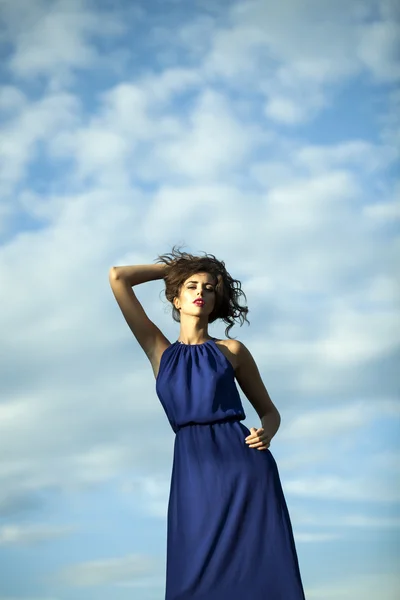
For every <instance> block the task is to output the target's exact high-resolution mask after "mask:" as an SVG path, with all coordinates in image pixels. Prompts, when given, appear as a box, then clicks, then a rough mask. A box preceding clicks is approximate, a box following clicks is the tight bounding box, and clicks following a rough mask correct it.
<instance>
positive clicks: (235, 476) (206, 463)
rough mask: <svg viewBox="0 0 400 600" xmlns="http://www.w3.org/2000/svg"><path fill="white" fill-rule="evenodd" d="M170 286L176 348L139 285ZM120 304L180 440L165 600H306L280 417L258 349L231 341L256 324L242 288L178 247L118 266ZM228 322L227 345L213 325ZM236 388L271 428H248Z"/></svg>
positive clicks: (220, 268) (207, 260) (218, 267)
mask: <svg viewBox="0 0 400 600" xmlns="http://www.w3.org/2000/svg"><path fill="white" fill-rule="evenodd" d="M154 279H164V282H165V286H166V290H165V294H166V297H167V299H168V300H169V301H170V302H171V304H172V310H173V317H174V319H175V320H176V321H178V322H179V323H180V332H179V337H178V339H177V341H175V342H173V343H171V342H170V341H169V340H168V339H167V338H166V337H165V335H164V334H163V333H162V332H161V331H160V329H159V328H158V327H157V326H156V325H155V324H154V323H152V321H150V320H149V318H148V317H147V315H146V313H145V311H144V310H143V308H142V306H141V304H140V303H139V301H138V299H137V298H136V296H135V294H134V292H133V290H132V287H133V286H136V285H138V284H140V283H144V282H146V281H150V280H154ZM110 284H111V287H112V290H113V293H114V295H115V298H116V300H117V302H118V305H119V307H120V309H121V311H122V313H123V315H124V317H125V319H126V322H127V323H128V325H129V327H130V328H131V330H132V332H133V334H134V335H135V337H136V339H137V341H138V342H139V344H140V346H141V347H142V348H143V350H144V352H145V353H146V355H147V357H148V359H149V361H150V363H151V366H152V368H153V371H154V376H155V378H156V390H157V394H158V396H159V399H160V401H161V404H162V406H163V408H164V410H165V412H166V415H167V417H168V420H169V422H170V424H171V426H172V429H173V431H174V432H175V434H176V436H175V445H174V462H173V468H172V477H171V487H170V496H169V504H168V530H167V531H168V534H167V568H166V576H167V580H166V595H165V600H304V591H303V586H302V582H301V576H300V570H299V564H298V558H297V553H296V548H295V543H294V538H293V532H292V527H291V522H290V517H289V513H288V509H287V505H286V502H285V498H284V495H283V491H282V487H281V483H280V478H279V474H278V469H277V465H276V462H275V460H274V458H273V456H272V454H271V452H270V451H269V450H268V448H269V446H270V442H271V439H272V438H273V436H274V435H275V434H276V432H277V430H278V428H279V425H280V415H279V412H278V410H277V408H276V407H275V405H274V404H273V402H272V401H271V399H270V397H269V395H268V392H267V390H266V388H265V386H264V384H263V382H262V380H261V377H260V373H259V371H258V369H257V366H256V364H255V362H254V359H253V358H252V356H251V354H250V352H249V350H248V349H247V348H246V347H245V346H244V344H242V343H241V342H239V341H237V340H234V339H231V338H230V337H229V330H230V329H231V327H232V326H233V325H234V323H235V321H238V322H240V324H243V322H244V320H247V317H246V315H247V312H248V308H247V307H246V306H241V305H240V303H239V300H240V299H241V298H242V297H244V298H245V296H244V293H243V292H242V290H241V284H240V282H239V281H237V280H235V279H233V278H232V277H231V276H230V275H229V273H228V272H227V270H226V268H225V264H224V262H222V261H219V260H217V259H216V258H215V256H213V255H212V254H205V255H204V256H193V255H191V254H188V253H185V252H181V251H179V250H177V249H175V248H173V250H172V252H171V253H170V254H165V255H163V256H160V257H159V260H158V262H157V264H153V265H136V266H126V267H113V268H112V269H110ZM217 319H222V321H224V322H225V323H226V324H227V328H226V331H225V334H226V336H227V339H224V340H220V339H215V338H213V337H211V336H210V334H209V333H208V325H209V323H212V322H213V321H215V320H217ZM235 379H236V380H237V382H238V383H239V386H240V388H241V389H242V391H243V393H244V394H245V396H246V397H247V398H248V400H249V401H250V402H251V404H252V405H253V406H254V408H255V410H256V411H257V413H258V415H259V416H260V420H261V427H260V428H256V427H252V428H251V429H250V430H249V429H247V427H245V426H244V425H243V423H241V421H242V420H243V419H245V418H246V415H245V412H244V410H243V406H242V403H241V399H240V396H239V392H238V389H237V387H236V383H235Z"/></svg>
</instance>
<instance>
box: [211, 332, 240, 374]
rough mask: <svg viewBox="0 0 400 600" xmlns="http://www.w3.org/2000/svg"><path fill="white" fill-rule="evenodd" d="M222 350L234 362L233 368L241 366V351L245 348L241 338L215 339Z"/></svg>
mask: <svg viewBox="0 0 400 600" xmlns="http://www.w3.org/2000/svg"><path fill="white" fill-rule="evenodd" d="M214 341H215V343H216V344H217V346H218V347H219V348H220V350H221V352H222V353H223V354H224V355H225V356H226V358H227V359H228V360H229V361H230V362H231V363H232V366H233V368H234V369H235V370H236V369H237V367H238V366H239V361H240V353H241V350H242V348H243V344H242V343H241V342H239V340H232V339H227V340H220V339H214Z"/></svg>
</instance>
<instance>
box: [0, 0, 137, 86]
mask: <svg viewBox="0 0 400 600" xmlns="http://www.w3.org/2000/svg"><path fill="white" fill-rule="evenodd" d="M3 10H4V12H3V16H4V18H5V19H6V21H7V24H8V31H9V36H10V41H11V42H12V43H13V45H14V52H13V54H12V56H11V58H10V61H9V68H10V69H11V71H12V73H13V74H14V75H16V76H18V77H22V78H27V79H31V78H33V77H37V76H38V75H45V76H48V77H50V78H51V80H52V85H53V86H54V85H56V86H57V87H58V86H60V85H65V84H67V85H68V84H69V83H70V81H71V79H70V76H71V71H72V70H73V69H85V68H89V67H92V66H93V65H94V64H96V63H97V62H98V61H99V60H100V55H99V53H98V51H97V48H96V46H95V44H94V43H93V37H94V36H97V37H103V38H107V37H109V36H114V35H118V34H121V33H122V32H123V31H124V29H125V25H124V23H123V21H122V20H121V19H120V18H119V16H118V15H117V14H116V13H112V12H110V11H108V12H105V11H100V10H98V9H96V10H91V9H89V8H88V5H87V3H86V2H84V1H83V0H58V1H55V2H49V1H47V0H41V1H36V2H34V3H33V2H26V1H23V0H17V1H16V2H5V3H4V6H3ZM50 49H51V50H50Z"/></svg>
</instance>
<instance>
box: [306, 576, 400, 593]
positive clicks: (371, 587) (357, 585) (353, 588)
mask: <svg viewBox="0 0 400 600" xmlns="http://www.w3.org/2000/svg"><path fill="white" fill-rule="evenodd" d="M399 593H400V582H399V578H398V576H396V575H395V574H390V573H381V572H378V571H377V572H376V573H371V572H370V573H368V574H355V575H353V576H351V577H343V579H342V580H341V581H338V580H337V579H334V580H332V581H328V582H327V583H325V584H323V585H319V586H312V585H310V586H308V587H307V589H306V590H305V594H306V597H307V598H309V599H310V600H375V599H376V598H380V599H382V600H397V598H398V597H399Z"/></svg>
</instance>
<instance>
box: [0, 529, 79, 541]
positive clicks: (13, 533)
mask: <svg viewBox="0 0 400 600" xmlns="http://www.w3.org/2000/svg"><path fill="white" fill-rule="evenodd" d="M72 531H73V528H72V527H68V526H65V525H63V526H59V527H56V526H52V525H3V526H1V527H0V545H2V544H3V545H6V544H8V545H9V544H17V545H26V544H36V543H38V542H45V541H49V540H53V539H56V538H59V537H63V536H65V535H68V534H70V533H71V532H72Z"/></svg>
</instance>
